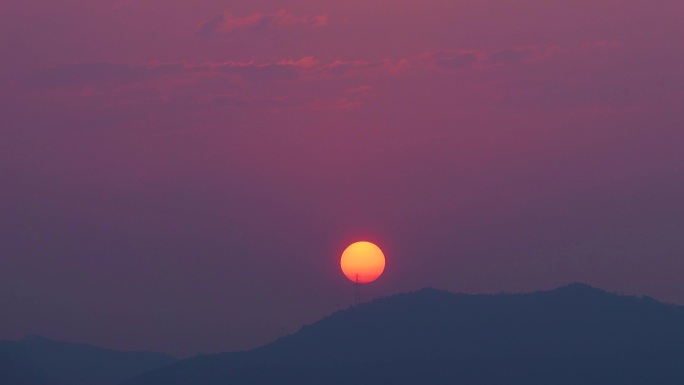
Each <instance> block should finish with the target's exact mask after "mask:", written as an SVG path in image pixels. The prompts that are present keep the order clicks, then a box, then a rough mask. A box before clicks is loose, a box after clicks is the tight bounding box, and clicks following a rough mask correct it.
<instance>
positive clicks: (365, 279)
mask: <svg viewBox="0 0 684 385" xmlns="http://www.w3.org/2000/svg"><path fill="white" fill-rule="evenodd" d="M340 266H341V267H342V272H343V273H344V275H346V276H347V278H349V280H351V281H353V282H357V283H370V282H373V281H375V280H376V279H378V277H380V275H382V272H383V271H384V270H385V255H384V254H383V253H382V250H380V248H379V247H378V246H376V245H374V244H373V243H371V242H365V241H362V242H356V243H352V244H351V245H349V247H347V248H346V249H345V250H344V252H343V253H342V258H341V259H340Z"/></svg>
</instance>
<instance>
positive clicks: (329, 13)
mask: <svg viewBox="0 0 684 385" xmlns="http://www.w3.org/2000/svg"><path fill="white" fill-rule="evenodd" d="M682 15H684V3H683V2H682V1H681V0H657V1H646V0H633V1H625V0H574V1H573V0H520V1H508V0H458V1H455V0H406V1H402V2H397V1H389V0H364V1H357V0H346V1H339V2H329V1H319V0H315V1H314V0H294V1H288V2H282V1H275V0H232V1H225V0H222V1H219V0H194V1H180V0H163V1H162V0H137V1H133V0H121V1H118V0H71V1H66V0H50V1H48V0H24V1H10V2H4V3H3V4H2V5H0V21H1V22H0V58H1V59H0V134H1V140H0V213H1V215H0V309H2V317H0V339H3V338H20V337H22V336H24V335H26V334H30V333H41V334H44V335H46V336H48V337H52V338H57V339H64V340H70V341H82V342H90V343H94V344H99V345H103V346H108V347H114V348H125V349H150V350H161V351H166V352H170V353H174V354H178V355H188V354H194V353H198V352H216V351H228V350H236V349H246V348H251V347H255V346H257V345H260V344H263V343H266V342H269V341H270V340H272V339H274V338H276V337H278V336H281V335H284V334H286V333H290V332H292V331H294V330H296V329H297V328H299V327H300V326H301V325H303V324H305V323H310V322H313V321H315V320H317V319H319V318H320V317H322V316H325V315H327V314H328V313H330V312H332V311H334V310H337V309H341V308H345V307H346V306H348V305H349V304H350V303H351V301H352V299H353V287H352V285H351V283H350V282H348V281H346V278H344V276H343V275H342V274H341V272H340V270H339V264H338V263H339V262H338V259H339V255H340V254H341V252H342V250H343V249H344V248H345V246H346V245H347V244H349V243H351V242H352V241H356V240H361V239H365V240H370V241H374V242H376V243H377V244H378V245H380V247H382V248H383V250H384V251H385V254H386V255H387V257H388V264H387V269H386V271H385V274H384V275H383V277H381V279H380V280H378V281H377V282H375V283H373V284H371V285H368V286H365V287H364V288H363V290H364V293H363V295H364V296H365V298H366V299H370V298H374V297H377V296H383V295H389V294H392V293H397V292H402V291H408V290H414V289H418V288H421V287H424V286H434V287H437V288H442V289H448V290H452V291H459V292H468V293H477V292H500V291H508V292H517V291H530V290H539V289H548V288H551V287H555V286H558V285H562V284H565V283H569V282H573V281H582V282H586V283H589V284H591V285H595V286H598V287H602V288H605V289H608V290H611V291H616V292H623V293H629V294H639V295H650V296H653V297H655V298H657V299H660V300H663V301H668V302H674V303H679V304H684V279H683V277H684V108H683V107H682V101H683V100H684V44H683V43H682V41H683V40H682V36H684V23H683V20H684V19H683V17H682Z"/></svg>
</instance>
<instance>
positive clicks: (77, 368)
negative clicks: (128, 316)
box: [0, 336, 176, 385]
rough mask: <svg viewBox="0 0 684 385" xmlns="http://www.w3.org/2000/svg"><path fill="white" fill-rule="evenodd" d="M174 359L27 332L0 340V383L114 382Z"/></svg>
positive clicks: (69, 384)
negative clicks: (23, 335) (23, 334)
mask: <svg viewBox="0 0 684 385" xmlns="http://www.w3.org/2000/svg"><path fill="white" fill-rule="evenodd" d="M175 360H176V359H175V358H174V357H171V356H169V355H166V354H162V353H151V352H125V351H117V350H110V349H103V348H98V347H96V346H92V345H84V344H72V343H66V342H59V341H53V340H49V339H47V338H45V337H41V336H30V337H27V338H25V339H23V340H21V341H0V384H3V385H4V384H7V385H15V384H16V385H115V384H118V383H120V382H121V381H123V380H125V379H128V378H131V377H133V376H136V375H138V374H140V373H143V372H146V371H150V370H153V369H156V368H159V367H161V366H163V365H166V364H170V363H172V362H174V361H175Z"/></svg>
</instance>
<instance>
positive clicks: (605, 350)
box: [124, 283, 684, 385]
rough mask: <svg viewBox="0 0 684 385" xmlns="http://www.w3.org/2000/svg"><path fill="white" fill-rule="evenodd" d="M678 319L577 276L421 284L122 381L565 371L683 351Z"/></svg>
mask: <svg viewBox="0 0 684 385" xmlns="http://www.w3.org/2000/svg"><path fill="white" fill-rule="evenodd" d="M681 325H684V307H680V306H675V305H670V304H662V303H659V302H657V301H654V300H653V299H651V298H648V297H635V296H621V295H618V294H613V293H608V292H606V291H604V290H601V289H597V288H593V287H591V286H589V285H585V284H578V283H575V284H570V285H565V286H562V287H560V288H556V289H552V290H548V291H540V292H533V293H522V294H475V295H470V294H454V293H450V292H448V291H444V290H438V289H434V288H425V289H421V290H417V291H414V292H409V293H402V294H396V295H393V296H389V297H384V298H379V299H376V300H373V301H370V302H367V303H364V304H360V305H358V306H355V307H351V308H348V309H345V310H340V311H337V312H334V313H332V314H330V315H329V316H327V317H324V318H323V319H321V320H320V321H318V322H315V323H313V324H310V325H306V326H304V327H302V328H301V329H300V330H299V331H297V332H295V333H293V334H291V335H288V336H285V337H282V338H280V339H278V340H276V341H274V342H272V343H270V344H267V345H264V346H262V347H259V348H256V349H253V350H250V351H246V352H229V353H219V354H216V355H205V356H197V357H194V358H192V359H190V360H183V361H179V362H177V363H174V364H172V365H169V366H167V367H165V368H162V369H159V370H156V371H153V372H150V373H145V374H143V375H140V376H138V377H137V378H134V379H132V380H130V381H128V382H125V383H124V384H126V385H158V384H165V385H171V384H173V385H176V384H178V385H185V384H192V383H206V384H214V383H216V384H219V383H228V382H231V381H233V380H235V381H236V382H234V383H240V384H242V383H245V384H262V383H264V384H266V383H269V384H270V383H278V381H276V380H277V379H278V378H280V377H283V378H284V377H288V376H293V377H292V378H297V379H298V380H297V381H299V382H302V383H306V379H307V378H308V379H310V380H311V381H312V383H320V382H321V381H323V382H324V383H325V382H328V383H334V382H330V378H329V377H328V375H330V373H337V374H336V375H337V376H338V377H339V376H342V377H344V376H343V375H342V374H341V373H342V372H344V371H345V368H351V367H357V368H366V369H368V370H370V371H371V372H374V369H373V367H374V365H379V364H380V363H383V362H384V363H385V364H384V365H388V367H395V366H396V368H395V370H398V371H406V370H409V368H410V365H409V367H406V365H401V364H398V363H402V362H404V363H405V362H415V363H420V364H419V365H418V364H417V365H418V367H423V368H432V369H434V370H436V371H438V372H439V371H446V373H450V374H449V375H456V374H454V373H453V372H451V371H449V370H448V369H447V368H446V367H450V366H453V367H460V368H461V369H462V370H466V369H467V366H463V365H461V364H459V363H463V362H476V363H477V364H473V365H475V366H476V367H477V366H478V365H485V364H483V363H486V362H490V363H494V364H496V365H499V366H501V367H502V368H503V367H506V368H507V370H509V371H512V372H515V368H512V367H508V366H507V365H508V363H509V362H517V361H519V360H520V359H521V357H529V362H528V361H525V362H526V363H527V364H529V365H528V366H529V367H528V368H527V369H525V370H527V372H525V373H526V374H525V375H523V377H524V378H525V381H529V380H530V378H529V377H530V376H531V375H532V374H531V373H533V372H534V370H535V369H534V368H535V367H536V366H535V365H533V364H530V362H533V361H535V360H542V361H543V360H547V361H549V365H552V366H554V365H555V366H557V367H558V368H559V370H561V369H560V368H563V369H562V370H561V371H563V370H565V371H568V370H569V368H566V367H565V366H564V365H566V361H567V360H570V361H572V360H575V361H576V362H577V364H578V365H583V366H584V367H587V368H589V367H593V365H595V364H594V361H595V360H599V361H601V360H604V361H605V362H606V363H605V367H606V368H611V367H612V368H616V367H620V366H621V365H622V363H623V361H630V362H631V361H638V359H637V358H638V357H641V356H642V355H643V354H654V355H658V354H661V353H660V352H669V351H673V352H675V353H673V354H675V355H678V354H679V353H683V354H682V356H683V357H684V329H683V328H682V327H681ZM663 354H664V353H663ZM569 357H570V358H571V359H570V358H569ZM621 357H622V358H621ZM666 358H667V357H664V358H663V360H662V361H663V362H664V361H667V360H666ZM644 362H650V361H644ZM439 363H445V364H444V365H446V367H445V368H442V367H441V366H440V365H442V364H439ZM446 363H449V364H446ZM459 365H461V366H459ZM652 365H657V363H652ZM485 366H486V365H485ZM485 366H483V367H485ZM520 367H526V366H525V365H524V364H521V365H520ZM637 367H638V366H637ZM321 368H328V369H327V370H322V369H321ZM649 368H650V367H649ZM432 369H431V370H432ZM364 370H365V369H364ZM426 370H427V369H426ZM502 370H503V369H502ZM587 370H589V369H587ZM592 370H598V369H592ZM645 370H646V369H645ZM648 370H651V369H648ZM648 370H646V371H648ZM672 370H674V369H672ZM466 371H467V370H466ZM484 372H486V371H484V370H483V373H484ZM528 372H529V373H528ZM269 373H270V374H271V375H269ZM288 373H289V374H288ZM374 373H375V372H374ZM459 373H460V372H459ZM649 373H650V372H649ZM376 374H377V375H381V376H382V375H383V374H382V373H376ZM483 375H485V376H486V373H485V374H483ZM683 375H684V373H683ZM310 376H313V377H310ZM407 376H408V377H407V378H409V377H410V376H409V375H408V374H407ZM342 377H340V378H342ZM390 377H391V376H390ZM200 379H201V381H200ZM238 379H239V381H238ZM259 379H261V380H263V381H261V382H260V380H259ZM576 380H577V381H580V380H581V381H588V379H587V378H584V379H576ZM273 381H276V382H273ZM281 383H287V382H281ZM379 383H382V382H379Z"/></svg>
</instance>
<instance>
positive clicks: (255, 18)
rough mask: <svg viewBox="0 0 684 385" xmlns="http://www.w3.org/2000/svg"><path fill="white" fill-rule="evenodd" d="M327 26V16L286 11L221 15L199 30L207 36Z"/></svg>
mask: <svg viewBox="0 0 684 385" xmlns="http://www.w3.org/2000/svg"><path fill="white" fill-rule="evenodd" d="M326 24H328V15H314V16H308V15H304V16H301V15H295V14H293V13H290V12H288V11H286V10H280V11H277V12H274V13H259V12H257V13H253V14H251V15H249V16H244V17H237V16H234V15H232V14H230V13H223V14H220V15H217V16H215V17H213V18H212V19H210V20H207V21H205V22H203V23H202V24H201V25H200V26H199V28H198V31H197V32H198V33H199V34H200V35H204V36H209V35H214V34H220V33H226V32H231V31H235V30H244V29H251V30H277V29H284V28H289V27H297V26H299V27H309V28H315V27H322V26H324V25H326Z"/></svg>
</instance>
